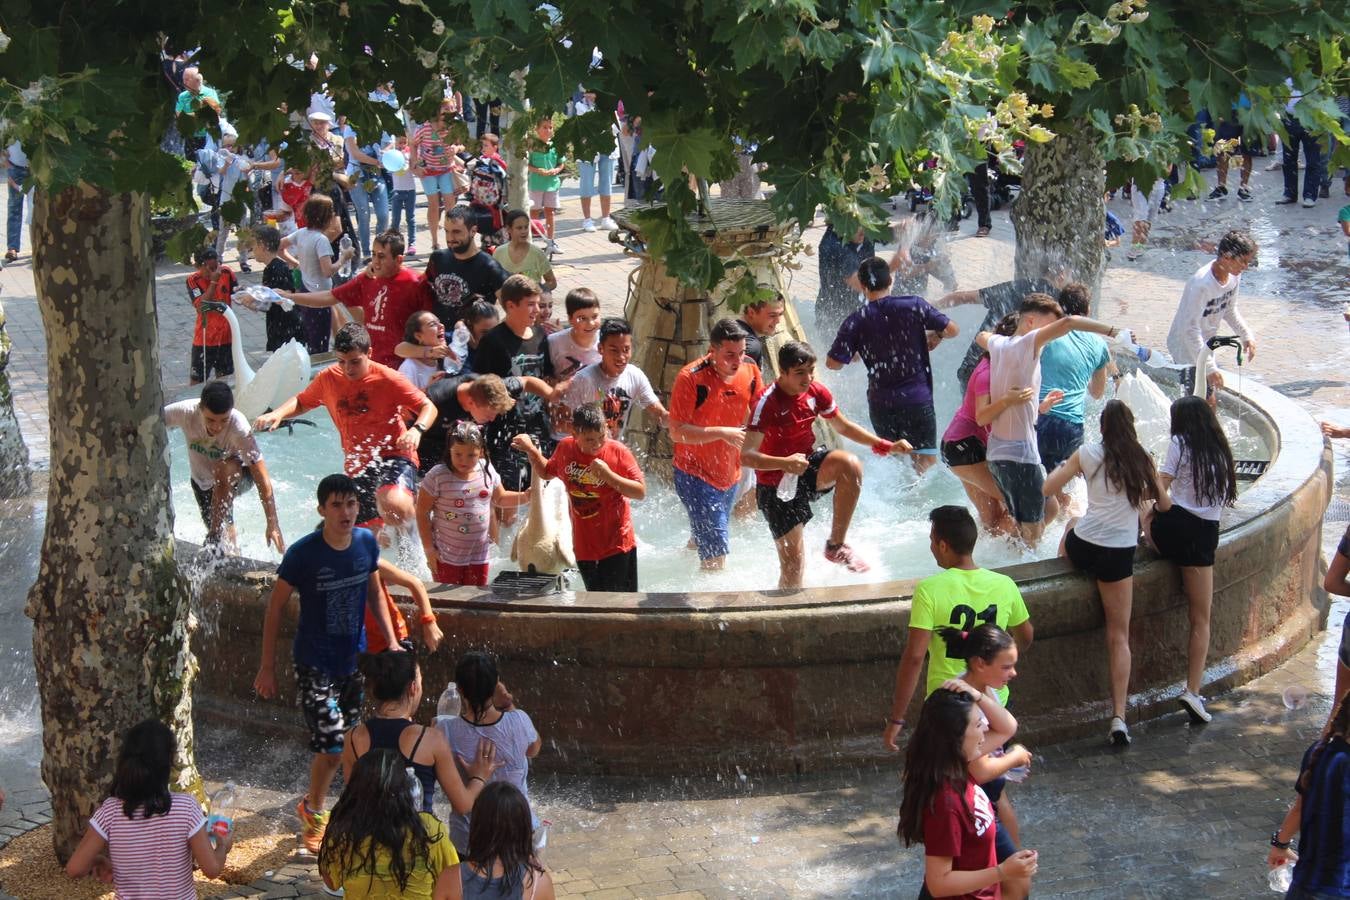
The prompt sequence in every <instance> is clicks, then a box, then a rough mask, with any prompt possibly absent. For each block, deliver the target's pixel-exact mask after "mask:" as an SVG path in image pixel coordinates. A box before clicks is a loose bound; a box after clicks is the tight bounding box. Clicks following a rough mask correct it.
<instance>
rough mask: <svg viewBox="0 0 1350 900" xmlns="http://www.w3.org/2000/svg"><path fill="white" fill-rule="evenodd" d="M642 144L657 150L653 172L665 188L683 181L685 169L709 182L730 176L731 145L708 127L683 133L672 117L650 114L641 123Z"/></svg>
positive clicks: (666, 114)
mask: <svg viewBox="0 0 1350 900" xmlns="http://www.w3.org/2000/svg"><path fill="white" fill-rule="evenodd" d="M642 144H643V146H644V147H646V146H651V147H655V148H656V154H655V155H654V156H652V168H653V169H654V170H655V171H656V174H657V175H658V176H660V178H661V181H662V182H664V183H665V184H666V185H667V187H669V186H670V185H671V184H672V183H674V182H676V181H679V180H682V179H683V178H684V175H683V170H685V169H687V170H688V171H689V172H690V173H691V174H693V175H694V176H695V177H697V178H707V179H709V180H716V176H717V175H721V174H724V173H725V174H730V172H729V171H728V163H729V161H730V156H731V145H730V141H729V140H728V139H727V138H726V137H724V136H722V135H719V134H718V133H717V132H715V131H713V130H712V129H711V128H709V127H707V126H700V127H697V128H690V129H682V128H681V127H680V126H679V124H678V123H677V122H676V119H675V115H674V114H673V113H653V114H652V115H651V116H649V117H648V118H647V119H646V120H644V121H643V125H642ZM719 158H720V162H719ZM730 171H735V170H734V169H731V170H730Z"/></svg>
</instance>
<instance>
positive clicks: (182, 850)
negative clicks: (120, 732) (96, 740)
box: [66, 719, 234, 900]
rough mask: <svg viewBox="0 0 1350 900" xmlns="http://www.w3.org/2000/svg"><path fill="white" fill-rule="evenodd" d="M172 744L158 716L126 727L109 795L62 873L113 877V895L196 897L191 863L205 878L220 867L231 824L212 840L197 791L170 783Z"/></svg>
mask: <svg viewBox="0 0 1350 900" xmlns="http://www.w3.org/2000/svg"><path fill="white" fill-rule="evenodd" d="M173 752H174V741H173V732H171V731H170V730H169V727H168V726H167V725H165V724H164V723H163V722H159V721H156V720H154V719H147V720H146V721H144V722H142V723H140V724H139V725H137V726H135V727H134V728H132V729H131V730H130V731H128V732H127V736H126V740H125V741H123V743H122V752H121V754H120V755H119V756H118V758H117V770H116V774H114V775H113V784H112V796H111V797H109V798H108V799H107V800H104V801H103V803H102V805H100V806H99V808H98V809H97V810H95V811H94V815H93V817H92V818H90V820H89V830H88V831H86V832H85V833H84V838H83V839H82V840H81V841H80V845H79V846H78V847H76V848H75V853H74V854H72V855H71V857H70V861H69V862H67V863H66V874H67V875H69V876H70V877H71V878H82V877H84V876H85V875H88V874H89V873H90V872H93V873H94V874H96V875H98V877H99V878H101V879H103V880H104V881H108V880H111V881H112V884H113V887H114V889H115V890H116V892H117V896H118V897H155V898H160V900H196V897H197V888H196V886H195V885H194V884H193V881H192V864H193V863H194V862H195V863H196V864H197V866H198V867H200V868H201V870H202V874H203V875H205V876H206V877H207V878H215V877H216V876H217V875H219V874H220V871H221V869H223V868H225V856H226V855H227V854H228V853H229V852H230V846H231V845H232V844H233V843H234V832H233V831H230V832H227V833H226V834H224V835H222V836H221V837H220V838H219V839H218V842H217V844H216V846H214V847H213V846H211V841H210V839H209V837H208V836H207V833H206V827H205V826H206V819H205V817H204V816H203V815H202V808H201V805H200V804H199V803H198V802H197V799H196V798H195V797H193V796H191V795H190V794H176V793H172V792H171V791H170V790H169V770H170V767H171V766H172V765H173Z"/></svg>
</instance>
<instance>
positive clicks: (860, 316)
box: [830, 297, 950, 406]
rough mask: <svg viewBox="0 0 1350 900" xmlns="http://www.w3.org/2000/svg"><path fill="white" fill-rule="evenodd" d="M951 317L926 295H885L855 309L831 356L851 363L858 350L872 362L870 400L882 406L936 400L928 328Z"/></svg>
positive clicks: (944, 323) (869, 364)
mask: <svg viewBox="0 0 1350 900" xmlns="http://www.w3.org/2000/svg"><path fill="white" fill-rule="evenodd" d="M949 321H950V320H949V319H948V318H947V317H946V316H944V315H943V314H942V313H940V312H938V311H937V310H936V309H935V308H933V306H932V305H931V304H929V303H928V301H927V300H924V299H923V298H922V297H883V298H881V299H880V300H873V301H871V302H869V303H867V304H865V305H864V306H863V308H862V309H860V310H858V311H857V312H855V313H853V314H852V315H851V316H849V317H848V318H847V319H845V320H844V324H843V325H841V326H839V334H838V336H837V337H835V339H834V346H832V347H830V359H833V360H834V361H835V362H841V363H844V364H848V363H849V362H850V361H851V360H852V359H853V356H854V354H857V355H859V356H861V357H862V361H863V364H864V365H865V366H867V401H868V403H871V404H874V405H877V406H919V405H927V404H931V403H932V402H933V368H932V366H931V365H930V364H929V361H928V335H927V332H929V331H942V330H943V329H944V328H946V327H947V323H948V322H949Z"/></svg>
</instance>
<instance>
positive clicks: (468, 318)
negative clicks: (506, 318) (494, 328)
mask: <svg viewBox="0 0 1350 900" xmlns="http://www.w3.org/2000/svg"><path fill="white" fill-rule="evenodd" d="M501 317H502V313H501V310H499V309H498V308H497V304H495V303H489V302H488V301H486V300H484V299H483V298H482V297H479V298H478V299H477V300H475V301H473V302H472V303H470V304H469V308H468V309H467V310H466V311H465V312H464V325H465V326H466V327H467V328H469V329H472V328H473V326H475V325H477V324H478V323H479V322H481V321H483V320H484V319H500V318H501Z"/></svg>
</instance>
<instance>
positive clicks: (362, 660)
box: [356, 652, 417, 703]
mask: <svg viewBox="0 0 1350 900" xmlns="http://www.w3.org/2000/svg"><path fill="white" fill-rule="evenodd" d="M356 667H357V669H359V670H360V672H361V674H362V675H364V676H365V677H366V683H367V684H369V685H370V687H371V693H372V694H374V695H375V699H376V700H378V701H380V702H383V703H387V702H390V701H392V700H400V699H402V698H403V697H404V696H405V695H406V694H407V693H408V688H409V687H410V686H411V685H412V683H413V681H414V680H415V679H416V678H417V658H416V657H415V656H414V655H413V654H412V653H409V652H404V653H388V652H386V653H362V654H361V655H360V656H359V657H358V658H357V661H356Z"/></svg>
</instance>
